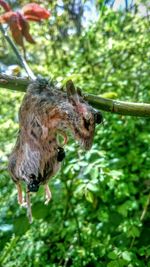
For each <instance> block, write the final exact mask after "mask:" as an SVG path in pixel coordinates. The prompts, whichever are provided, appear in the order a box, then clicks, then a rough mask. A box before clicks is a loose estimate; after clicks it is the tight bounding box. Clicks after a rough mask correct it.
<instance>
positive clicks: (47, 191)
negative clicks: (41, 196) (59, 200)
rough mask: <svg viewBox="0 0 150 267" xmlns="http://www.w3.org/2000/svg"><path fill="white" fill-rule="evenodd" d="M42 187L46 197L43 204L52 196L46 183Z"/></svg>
mask: <svg viewBox="0 0 150 267" xmlns="http://www.w3.org/2000/svg"><path fill="white" fill-rule="evenodd" d="M44 187H45V198H46V200H45V202H44V204H45V205H47V204H48V203H49V201H50V200H51V198H52V194H51V191H50V189H49V186H48V184H46V185H44Z"/></svg>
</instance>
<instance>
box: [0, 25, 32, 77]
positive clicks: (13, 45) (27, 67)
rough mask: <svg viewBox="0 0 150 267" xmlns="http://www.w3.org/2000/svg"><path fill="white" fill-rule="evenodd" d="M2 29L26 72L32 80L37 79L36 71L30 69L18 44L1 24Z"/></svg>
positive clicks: (0, 29) (0, 28)
mask: <svg viewBox="0 0 150 267" xmlns="http://www.w3.org/2000/svg"><path fill="white" fill-rule="evenodd" d="M0 31H1V32H2V34H3V36H4V37H5V39H6V40H7V42H8V43H9V45H10V46H11V48H12V50H13V51H14V53H15V54H16V56H17V58H18V60H19V62H20V64H21V66H22V67H23V68H24V69H25V71H26V73H27V74H28V77H29V78H30V79H31V80H35V79H36V77H35V75H34V73H33V72H32V70H31V69H30V67H29V66H28V64H27V62H26V61H25V59H24V58H23V57H22V56H21V54H20V53H19V51H18V49H17V47H16V45H15V44H14V42H13V41H12V40H11V38H10V37H9V36H8V34H7V31H5V30H4V28H3V26H2V25H1V24H0Z"/></svg>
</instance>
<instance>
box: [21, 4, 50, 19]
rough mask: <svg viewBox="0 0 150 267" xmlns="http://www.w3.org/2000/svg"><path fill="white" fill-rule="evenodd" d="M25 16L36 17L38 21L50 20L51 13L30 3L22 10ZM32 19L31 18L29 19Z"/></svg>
mask: <svg viewBox="0 0 150 267" xmlns="http://www.w3.org/2000/svg"><path fill="white" fill-rule="evenodd" d="M22 11H23V14H24V16H34V17H36V18H38V20H39V21H40V20H42V19H48V18H49V16H50V12H49V11H47V10H46V9H45V8H43V7H41V6H39V5H38V4H36V3H29V4H27V5H25V6H24V7H23V8H22ZM28 19H30V17H28ZM31 20H32V19H31Z"/></svg>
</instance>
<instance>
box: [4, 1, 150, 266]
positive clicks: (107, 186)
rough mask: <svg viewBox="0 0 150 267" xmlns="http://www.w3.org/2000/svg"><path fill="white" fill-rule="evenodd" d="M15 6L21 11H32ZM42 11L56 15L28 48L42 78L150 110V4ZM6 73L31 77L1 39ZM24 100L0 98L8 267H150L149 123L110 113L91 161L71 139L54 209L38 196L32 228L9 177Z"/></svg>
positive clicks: (59, 5)
mask: <svg viewBox="0 0 150 267" xmlns="http://www.w3.org/2000/svg"><path fill="white" fill-rule="evenodd" d="M7 2H8V3H9V4H10V5H11V7H12V8H13V9H14V10H19V9H20V8H21V7H22V6H24V5H25V4H27V3H29V2H28V1H27V0H25V1H23V0H21V1H19V0H18V1H17V0H12V1H7ZM30 2H33V1H30ZM36 2H37V3H38V4H41V5H43V7H45V8H46V9H47V10H49V11H50V12H51V17H50V19H49V20H45V21H43V22H41V23H34V22H33V23H31V24H30V32H31V34H32V36H33V38H34V39H35V41H36V44H29V43H27V42H25V48H26V58H27V61H28V63H29V64H30V67H31V68H32V70H33V71H34V72H35V73H36V74H41V75H43V76H46V77H51V78H52V79H54V80H56V81H57V82H58V84H60V85H63V84H64V83H65V81H66V80H67V79H72V80H73V81H74V82H75V84H76V85H78V86H79V87H81V88H82V90H83V91H84V92H88V93H93V94H95V95H101V96H104V97H108V98H114V99H119V100H125V101H134V102H147V103H149V102H150V4H149V1H148V0H143V1H142V0H139V1H134V0H110V1H109V0H105V1H104V0H102V1H101V0H97V1H96V0H89V1H86V0H72V1H67V0H64V1H63V0H60V1H55V0H54V1H36ZM0 12H1V13H0V14H2V13H3V12H4V11H3V9H2V8H1V9H0ZM10 36H11V33H10ZM19 49H20V48H19ZM20 51H21V49H20ZM21 52H22V51H21ZM0 72H2V73H6V74H10V75H17V76H23V77H24V76H25V75H26V74H25V72H24V70H22V68H21V67H20V66H19V63H18V60H17V59H16V57H15V55H14V53H13V51H12V50H11V48H10V47H9V45H8V44H7V43H6V41H5V40H4V37H3V36H2V35H1V34H0ZM14 90H15V88H14ZM23 95H24V94H23V93H18V92H16V91H10V90H6V89H2V88H0V125H1V126H0V127H1V130H0V187H1V191H0V251H1V253H0V266H4V267H14V266H16V267H20V266H22V267H43V266H44V267H82V266H86V267H127V266H128V267H136V266H138V267H150V212H149V207H148V205H149V203H150V119H149V118H137V117H129V116H126V117H125V116H121V115H113V114H108V113H106V112H103V116H104V124H103V125H100V126H97V128H96V134H95V139H94V144H93V146H92V149H91V150H90V151H88V152H85V151H83V150H82V149H80V147H79V145H78V144H77V143H75V142H74V140H73V139H71V138H70V141H69V144H68V145H67V147H66V158H65V160H64V162H63V164H62V169H61V171H60V172H59V173H58V174H57V176H56V177H53V178H52V179H51V180H50V182H49V185H50V188H51V191H52V196H53V198H52V201H51V202H50V203H49V205H48V206H45V205H44V195H43V191H44V190H43V188H41V189H40V190H39V192H38V193H36V194H33V195H32V210H33V219H34V220H33V223H32V224H31V225H30V224H29V222H28V219H27V216H26V210H25V209H23V208H20V207H19V205H18V203H17V191H16V188H15V185H14V183H13V182H12V180H11V179H10V176H9V174H8V172H7V161H8V156H9V153H10V151H11V149H12V147H13V145H14V143H15V140H16V136H17V131H18V109H19V106H20V103H21V100H22V97H23Z"/></svg>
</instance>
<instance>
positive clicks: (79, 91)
mask: <svg viewBox="0 0 150 267" xmlns="http://www.w3.org/2000/svg"><path fill="white" fill-rule="evenodd" d="M77 94H78V95H79V96H82V92H81V89H80V88H79V87H77Z"/></svg>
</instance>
